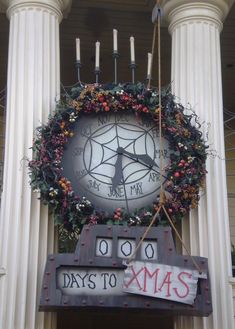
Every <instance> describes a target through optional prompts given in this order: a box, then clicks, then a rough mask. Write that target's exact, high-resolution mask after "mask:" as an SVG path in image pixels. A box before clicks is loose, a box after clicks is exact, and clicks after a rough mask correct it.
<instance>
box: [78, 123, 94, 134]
mask: <svg viewBox="0 0 235 329" xmlns="http://www.w3.org/2000/svg"><path fill="white" fill-rule="evenodd" d="M91 127H92V125H87V126H84V127H81V130H80V135H81V136H83V137H89V136H90V135H91V133H92V131H91Z"/></svg>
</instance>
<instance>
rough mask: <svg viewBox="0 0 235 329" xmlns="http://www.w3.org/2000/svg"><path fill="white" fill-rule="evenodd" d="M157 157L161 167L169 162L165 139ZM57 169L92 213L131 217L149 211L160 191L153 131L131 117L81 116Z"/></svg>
mask: <svg viewBox="0 0 235 329" xmlns="http://www.w3.org/2000/svg"><path fill="white" fill-rule="evenodd" d="M162 152H163V157H162V158H163V168H164V167H165V166H166V165H167V164H168V163H169V147H168V142H167V141H166V140H165V139H163V149H162ZM62 167H63V175H64V176H65V177H66V178H67V179H69V180H70V181H71V183H72V187H73V190H74V192H75V193H76V194H77V195H79V196H80V197H83V196H84V197H86V198H87V199H88V200H90V201H91V202H92V204H93V205H94V206H95V208H96V209H99V210H103V211H109V212H112V211H114V210H115V209H116V208H123V209H124V210H125V211H126V212H128V213H131V212H133V211H134V210H135V209H140V208H142V207H147V206H151V205H152V203H153V202H154V201H155V200H156V197H157V196H158V195H159V190H160V138H159V133H158V127H157V126H156V124H154V122H153V120H151V119H148V118H146V117H145V116H142V117H137V116H136V115H134V114H132V113H107V114H106V113H100V114H96V115H84V116H82V117H81V118H80V119H79V120H78V121H77V122H76V124H75V129H74V137H72V138H71V140H70V141H69V143H68V144H67V148H66V149H65V151H64V155H63V159H62ZM163 175H164V171H163ZM163 180H164V176H163Z"/></svg>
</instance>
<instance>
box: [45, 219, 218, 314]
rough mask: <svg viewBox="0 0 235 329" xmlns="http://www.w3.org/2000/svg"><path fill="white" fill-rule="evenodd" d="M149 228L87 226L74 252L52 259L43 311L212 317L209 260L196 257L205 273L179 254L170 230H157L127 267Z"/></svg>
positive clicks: (51, 256)
mask: <svg viewBox="0 0 235 329" xmlns="http://www.w3.org/2000/svg"><path fill="white" fill-rule="evenodd" d="M145 230H146V228H145V227H124V226H115V225H114V226H107V225H95V226H85V227H84V228H83V231H82V233H81V237H80V239H79V242H78V245H77V247H76V250H75V253H74V254H54V255H49V257H48V260H47V264H46V269H45V273H44V279H43V285H42V293H41V299H40V305H39V310H40V311H55V310H59V309H64V308H66V309H69V308H72V309H78V310H79V309H84V308H86V307H89V308H106V309H121V308H125V309H128V308H129V309H145V310H146V311H147V312H151V311H152V312H153V311H154V313H155V314H156V313H161V314H162V313H165V314H175V315H176V314H177V315H194V316H208V315H209V314H210V313H211V312H212V305H211V293H210V284H209V276H208V264H207V259H205V258H202V257H193V258H194V260H195V261H196V262H197V263H198V264H199V266H200V268H201V273H199V272H198V271H197V269H196V268H195V266H194V264H193V262H192V259H191V258H190V257H188V256H182V255H177V254H176V251H175V246H174V242H173V238H172V233H171V229H170V228H168V227H165V228H156V227H155V228H151V230H150V231H149V233H148V235H147V237H146V238H145V240H144V241H143V243H142V244H141V247H140V249H139V250H138V252H137V253H136V255H135V257H134V259H133V260H132V261H131V262H130V263H129V264H127V260H128V259H129V258H130V256H132V255H133V252H134V250H135V248H136V246H137V244H138V242H139V241H140V239H141V237H142V236H143V234H144V232H145ZM153 297H154V298H153Z"/></svg>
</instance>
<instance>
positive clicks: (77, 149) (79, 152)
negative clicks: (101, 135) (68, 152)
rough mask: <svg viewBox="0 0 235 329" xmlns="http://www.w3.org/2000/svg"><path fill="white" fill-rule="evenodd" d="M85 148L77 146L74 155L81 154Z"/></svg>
mask: <svg viewBox="0 0 235 329" xmlns="http://www.w3.org/2000/svg"><path fill="white" fill-rule="evenodd" d="M83 150H84V149H83V148H82V147H75V148H74V150H73V153H72V156H73V157H76V156H79V155H81V154H82V153H83Z"/></svg>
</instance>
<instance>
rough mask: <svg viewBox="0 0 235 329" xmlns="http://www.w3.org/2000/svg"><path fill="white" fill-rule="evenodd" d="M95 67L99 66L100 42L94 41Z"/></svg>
mask: <svg viewBox="0 0 235 329" xmlns="http://www.w3.org/2000/svg"><path fill="white" fill-rule="evenodd" d="M95 68H96V69H99V68H100V42H99V41H97V42H96V43H95Z"/></svg>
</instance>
